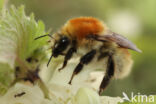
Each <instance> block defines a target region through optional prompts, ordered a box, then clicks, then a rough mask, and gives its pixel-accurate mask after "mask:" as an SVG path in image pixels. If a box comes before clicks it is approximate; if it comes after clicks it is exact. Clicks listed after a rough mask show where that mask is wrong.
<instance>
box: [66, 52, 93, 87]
mask: <svg viewBox="0 0 156 104" xmlns="http://www.w3.org/2000/svg"><path fill="white" fill-rule="evenodd" d="M95 54H96V50H91V51H90V52H88V53H87V54H85V55H84V56H82V57H81V59H80V62H79V64H78V65H77V66H76V68H75V69H74V72H73V74H72V77H71V79H70V81H69V84H71V82H72V80H73V78H74V76H75V75H77V74H78V73H79V72H80V71H81V70H82V69H83V66H84V65H87V64H88V63H89V62H91V61H92V59H93V58H94V56H95Z"/></svg>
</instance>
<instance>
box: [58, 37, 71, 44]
mask: <svg viewBox="0 0 156 104" xmlns="http://www.w3.org/2000/svg"><path fill="white" fill-rule="evenodd" d="M60 43H69V39H68V38H67V37H62V38H61V40H60Z"/></svg>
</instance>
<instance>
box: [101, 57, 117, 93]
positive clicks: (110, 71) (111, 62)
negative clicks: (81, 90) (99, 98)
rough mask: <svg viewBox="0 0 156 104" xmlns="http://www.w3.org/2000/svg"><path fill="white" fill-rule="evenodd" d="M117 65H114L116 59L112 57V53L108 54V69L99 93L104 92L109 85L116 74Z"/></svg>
mask: <svg viewBox="0 0 156 104" xmlns="http://www.w3.org/2000/svg"><path fill="white" fill-rule="evenodd" d="M114 67H115V65H114V60H113V58H112V56H111V55H109V56H108V62H107V69H106V73H105V76H104V78H103V80H102V82H101V85H100V88H99V94H102V92H103V91H104V89H105V88H106V87H107V85H108V84H109V82H110V80H111V78H112V77H113V75H114V71H115V68H114Z"/></svg>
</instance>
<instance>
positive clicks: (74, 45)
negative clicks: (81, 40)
mask: <svg viewBox="0 0 156 104" xmlns="http://www.w3.org/2000/svg"><path fill="white" fill-rule="evenodd" d="M76 43H77V42H76V40H73V41H72V47H71V48H70V49H69V50H68V51H67V53H66V54H65V58H64V62H63V66H62V67H61V68H60V69H59V71H60V70H62V69H63V68H64V67H65V66H66V65H67V63H68V60H70V59H71V57H72V56H73V53H74V52H76V47H77V46H76Z"/></svg>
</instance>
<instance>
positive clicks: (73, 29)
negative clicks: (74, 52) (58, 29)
mask: <svg viewBox="0 0 156 104" xmlns="http://www.w3.org/2000/svg"><path fill="white" fill-rule="evenodd" d="M104 29H105V28H104V24H103V23H102V22H101V21H99V20H98V19H96V18H93V17H79V18H74V19H71V20H69V21H68V22H67V23H66V24H65V25H64V27H63V28H62V32H63V33H64V34H65V35H68V36H71V37H72V38H76V39H78V40H82V39H84V38H85V37H86V35H90V34H91V35H98V34H100V33H102V32H103V31H104Z"/></svg>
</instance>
